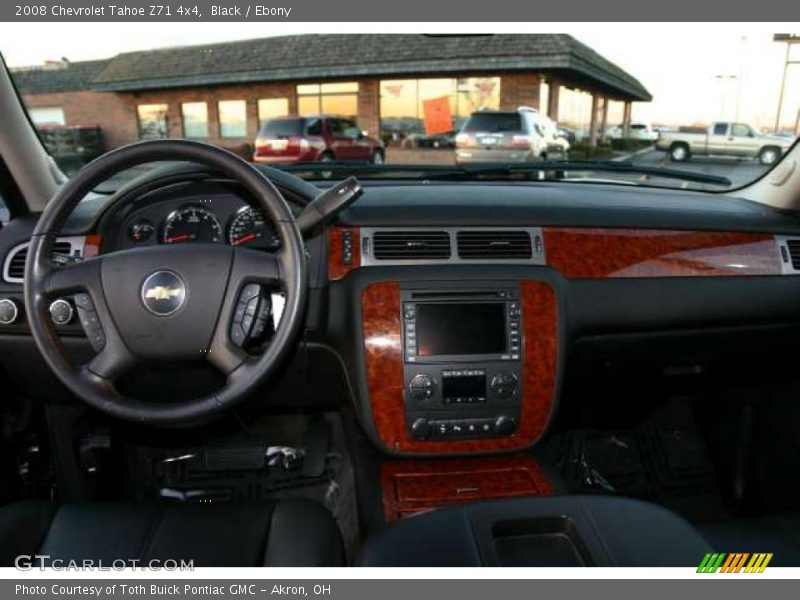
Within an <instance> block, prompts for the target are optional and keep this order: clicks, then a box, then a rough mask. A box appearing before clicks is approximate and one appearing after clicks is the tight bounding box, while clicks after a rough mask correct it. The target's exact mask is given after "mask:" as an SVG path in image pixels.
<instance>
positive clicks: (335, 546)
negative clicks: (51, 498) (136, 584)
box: [0, 500, 344, 567]
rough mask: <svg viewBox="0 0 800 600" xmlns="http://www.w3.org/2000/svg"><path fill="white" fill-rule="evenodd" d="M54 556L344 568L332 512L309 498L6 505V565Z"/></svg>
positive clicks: (2, 552)
mask: <svg viewBox="0 0 800 600" xmlns="http://www.w3.org/2000/svg"><path fill="white" fill-rule="evenodd" d="M35 554H38V555H49V557H50V559H49V560H50V561H52V560H57V559H59V560H62V561H70V560H76V561H81V560H83V559H93V560H102V561H103V563H104V564H110V563H112V562H113V561H114V560H120V559H121V560H134V559H138V560H139V561H141V562H140V564H146V563H147V562H149V561H151V560H161V561H164V560H167V559H175V560H181V559H183V560H186V561H188V560H193V561H194V566H195V567H203V566H210V567H251V566H276V567H277V566H308V567H317V566H326V567H327V566H341V565H343V564H344V553H343V550H342V543H341V536H340V534H339V530H338V528H337V526H336V523H335V521H334V520H333V517H332V516H331V515H330V513H329V512H328V511H327V510H325V508H323V507H322V506H321V505H319V504H317V503H316V502H311V501H308V500H286V501H280V502H259V503H248V504H158V505H147V504H128V503H106V504H100V503H97V504H94V503H88V504H66V505H63V506H60V507H59V506H55V505H52V504H50V503H47V502H20V503H16V504H10V505H7V506H4V507H1V508H0V565H2V566H11V565H13V563H14V560H15V558H16V557H17V556H19V555H35Z"/></svg>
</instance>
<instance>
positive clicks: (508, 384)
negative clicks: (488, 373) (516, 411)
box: [491, 371, 517, 398]
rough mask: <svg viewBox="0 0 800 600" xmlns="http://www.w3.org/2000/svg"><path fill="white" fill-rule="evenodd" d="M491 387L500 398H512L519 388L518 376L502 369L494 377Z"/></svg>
mask: <svg viewBox="0 0 800 600" xmlns="http://www.w3.org/2000/svg"><path fill="white" fill-rule="evenodd" d="M491 388H492V392H494V395H495V396H497V397H498V398H510V397H511V396H513V395H514V392H515V391H516V389H517V376H516V375H514V374H513V373H509V372H508V371H500V372H499V373H498V374H497V375H495V376H494V377H492V383H491Z"/></svg>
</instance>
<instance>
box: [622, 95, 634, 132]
mask: <svg viewBox="0 0 800 600" xmlns="http://www.w3.org/2000/svg"><path fill="white" fill-rule="evenodd" d="M632 108H633V103H632V102H631V101H630V100H626V101H625V109H624V111H623V113H622V137H623V138H625V139H628V138H630V137H631V112H632V110H631V109H632Z"/></svg>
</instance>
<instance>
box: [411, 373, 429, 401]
mask: <svg viewBox="0 0 800 600" xmlns="http://www.w3.org/2000/svg"><path fill="white" fill-rule="evenodd" d="M435 389H436V380H435V379H434V378H433V377H432V376H430V375H428V374H427V373H420V374H419V375H415V376H414V377H413V378H412V379H411V381H410V382H409V383H408V390H409V392H410V393H411V398H413V399H414V400H416V401H418V402H421V401H424V400H430V399H431V398H432V397H433V392H434V390H435Z"/></svg>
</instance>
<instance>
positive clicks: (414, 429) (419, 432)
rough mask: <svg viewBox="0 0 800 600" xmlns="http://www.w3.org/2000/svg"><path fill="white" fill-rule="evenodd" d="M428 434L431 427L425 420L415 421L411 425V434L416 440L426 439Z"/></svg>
mask: <svg viewBox="0 0 800 600" xmlns="http://www.w3.org/2000/svg"><path fill="white" fill-rule="evenodd" d="M430 432H431V426H430V423H428V420H427V419H417V420H416V421H414V422H413V423H412V424H411V433H412V434H413V436H414V437H416V438H426V437H428V434H429V433H430Z"/></svg>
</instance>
